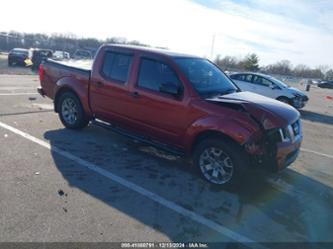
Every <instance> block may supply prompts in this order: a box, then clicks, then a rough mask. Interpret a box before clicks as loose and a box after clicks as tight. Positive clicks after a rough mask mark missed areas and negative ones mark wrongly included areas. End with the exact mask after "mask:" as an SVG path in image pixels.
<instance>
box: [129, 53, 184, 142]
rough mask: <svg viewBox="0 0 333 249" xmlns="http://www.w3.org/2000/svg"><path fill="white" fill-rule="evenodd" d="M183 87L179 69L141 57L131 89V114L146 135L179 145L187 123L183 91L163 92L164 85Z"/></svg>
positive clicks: (153, 59) (156, 60) (159, 61)
mask: <svg viewBox="0 0 333 249" xmlns="http://www.w3.org/2000/svg"><path fill="white" fill-rule="evenodd" d="M165 83H168V84H169V83H170V84H174V85H177V86H179V88H180V89H183V84H182V83H181V81H180V80H179V77H178V76H177V74H176V72H175V71H174V70H173V68H172V67H171V66H170V65H169V64H167V63H166V62H164V61H162V60H159V59H156V58H149V57H141V58H140V63H139V67H138V72H137V79H136V83H135V84H134V86H133V88H132V89H131V92H130V96H131V97H132V100H131V101H130V106H129V109H128V110H129V111H130V113H129V116H130V117H131V118H132V120H133V122H135V123H136V124H137V127H138V128H140V129H142V131H143V132H144V133H145V134H148V135H149V136H151V137H153V138H157V139H158V140H162V141H164V142H165V143H167V144H174V145H175V144H180V141H181V139H182V135H183V134H184V131H185V130H186V128H187V126H188V123H187V120H188V107H187V103H186V101H185V98H184V93H183V94H181V95H179V96H175V95H171V94H166V93H163V92H161V86H162V84H165Z"/></svg>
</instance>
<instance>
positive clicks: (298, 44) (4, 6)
mask: <svg viewBox="0 0 333 249" xmlns="http://www.w3.org/2000/svg"><path fill="white" fill-rule="evenodd" d="M0 6H1V14H0V31H9V30H16V31H20V32H44V33H48V34H51V33H56V32H61V33H74V34H76V35H78V36H83V37H96V38H102V39H103V38H107V37H125V38H127V39H129V40H138V41H140V42H143V43H146V44H149V45H152V46H162V47H168V48H169V49H171V50H175V51H181V52H186V53H191V54H196V55H199V56H206V57H209V58H210V56H211V48H212V40H213V37H215V45H214V49H213V54H214V57H215V56H216V55H217V54H221V55H234V56H237V57H241V56H244V55H246V54H248V53H252V52H254V53H257V54H258V55H259V57H260V59H261V61H260V62H261V64H269V63H273V62H276V61H278V60H282V59H289V60H290V61H291V62H292V63H293V64H294V65H296V64H300V63H302V64H307V65H309V66H312V67H315V66H318V65H323V64H327V65H330V66H331V67H333V1H332V0H312V1H311V0H289V1H288V0H238V1H236V0H193V1H190V0H119V1H115V0H86V1H83V0H81V1H78V0H57V1H45V0H29V1H26V0H22V1H19V0H10V1H9V0H3V1H1V4H0Z"/></svg>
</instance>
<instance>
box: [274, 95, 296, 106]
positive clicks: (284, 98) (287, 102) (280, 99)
mask: <svg viewBox="0 0 333 249" xmlns="http://www.w3.org/2000/svg"><path fill="white" fill-rule="evenodd" d="M276 100H278V101H280V102H283V103H285V104H288V105H292V104H291V101H290V99H289V98H287V97H283V96H281V97H278V98H277V99H276Z"/></svg>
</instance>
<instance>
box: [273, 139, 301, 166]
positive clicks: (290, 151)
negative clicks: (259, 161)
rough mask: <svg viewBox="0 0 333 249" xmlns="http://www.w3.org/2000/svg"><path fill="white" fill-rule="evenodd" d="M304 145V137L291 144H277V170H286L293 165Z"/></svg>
mask: <svg viewBox="0 0 333 249" xmlns="http://www.w3.org/2000/svg"><path fill="white" fill-rule="evenodd" d="M301 143H302V137H301V136H300V137H298V138H297V139H296V140H295V141H294V142H293V143H291V142H281V143H278V144H277V147H276V157H275V160H274V161H275V162H276V163H275V167H274V168H275V170H276V171H279V170H282V169H285V168H286V167H288V166H289V165H290V164H292V163H293V162H294V161H295V160H296V158H297V156H298V154H299V151H300V147H301Z"/></svg>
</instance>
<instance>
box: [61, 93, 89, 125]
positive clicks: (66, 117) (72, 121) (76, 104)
mask: <svg viewBox="0 0 333 249" xmlns="http://www.w3.org/2000/svg"><path fill="white" fill-rule="evenodd" d="M69 103H72V104H73V105H71V107H72V109H71V110H70V109H69V108H67V109H66V106H69ZM56 105H57V110H58V113H59V118H60V120H61V122H62V124H63V125H64V126H65V127H66V128H68V129H75V130H78V129H82V128H84V127H86V126H87V125H88V123H89V119H88V118H87V117H86V115H85V113H84V110H83V107H82V104H81V102H80V99H79V98H78V97H77V96H76V95H75V94H74V93H72V92H64V93H62V94H61V96H60V97H59V98H58V102H57V103H56ZM66 110H67V113H66ZM69 110H70V111H69ZM70 117H71V118H70Z"/></svg>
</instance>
